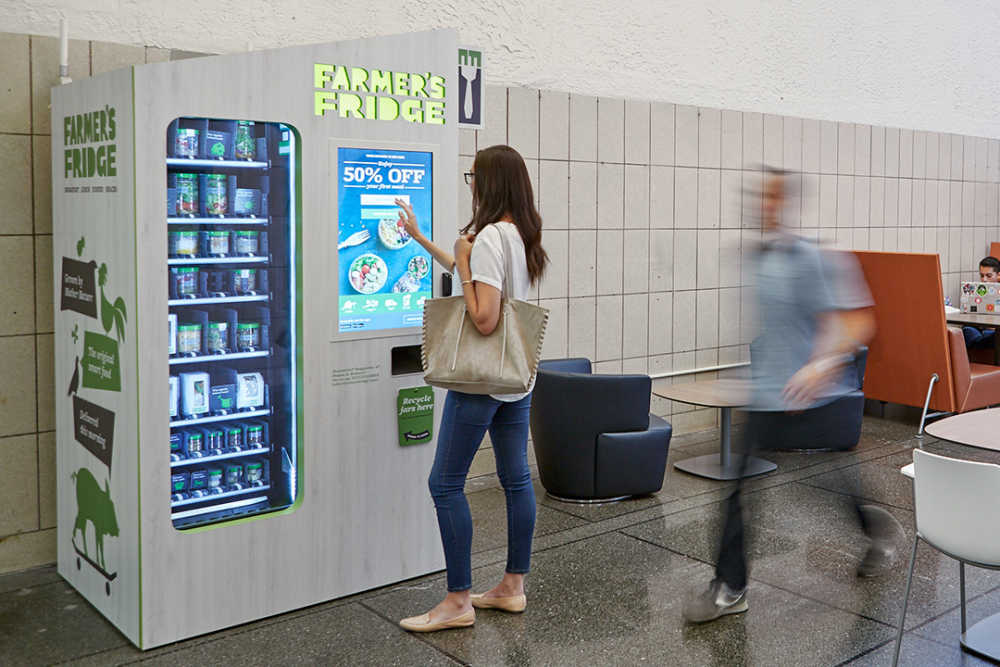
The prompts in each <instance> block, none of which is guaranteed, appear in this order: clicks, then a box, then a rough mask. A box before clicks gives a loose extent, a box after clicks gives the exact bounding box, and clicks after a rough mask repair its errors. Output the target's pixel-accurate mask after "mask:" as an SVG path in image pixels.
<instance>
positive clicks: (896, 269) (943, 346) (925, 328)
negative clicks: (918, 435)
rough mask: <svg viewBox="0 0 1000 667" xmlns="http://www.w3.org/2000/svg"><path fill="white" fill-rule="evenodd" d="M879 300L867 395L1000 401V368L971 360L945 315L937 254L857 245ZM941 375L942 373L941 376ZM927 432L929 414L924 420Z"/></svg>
mask: <svg viewBox="0 0 1000 667" xmlns="http://www.w3.org/2000/svg"><path fill="white" fill-rule="evenodd" d="M854 254H855V256H856V257H857V259H858V262H859V263H860V264H861V270H862V271H863V272H864V275H865V280H867V282H868V289H870V290H871V293H872V297H873V299H874V301H875V307H874V310H875V323H876V326H877V331H876V333H875V338H874V340H872V342H871V343H870V344H869V350H868V364H867V367H866V370H865V384H864V387H865V396H866V397H867V398H873V399H876V400H880V401H887V402H890V403H899V404H901V405H911V406H915V407H921V406H922V407H923V408H924V415H925V416H926V413H927V410H928V409H932V410H937V411H941V412H966V411H968V410H975V409H977V408H982V407H986V406H987V405H993V404H997V403H1000V368H998V367H996V366H989V365H986V364H978V363H970V362H969V358H968V354H967V353H966V351H965V340H964V338H963V337H962V333H961V330H954V331H952V332H949V330H948V326H947V324H946V323H945V316H944V296H943V292H942V289H941V265H940V261H939V259H938V256H937V255H936V254H935V255H930V254H923V253H903V252H865V251H856V252H855V253H854ZM935 378H936V379H935ZM920 428H921V431H922V430H923V419H921V426H920Z"/></svg>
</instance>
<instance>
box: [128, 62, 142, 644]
mask: <svg viewBox="0 0 1000 667" xmlns="http://www.w3.org/2000/svg"><path fill="white" fill-rule="evenodd" d="M130 69H131V71H132V108H131V109H130V111H131V112H132V252H133V261H134V265H133V274H134V275H133V277H132V278H133V282H134V283H135V301H133V306H132V321H133V322H134V323H135V454H136V459H135V470H136V485H135V490H136V497H137V500H138V502H137V504H136V507H138V510H139V512H138V516H139V519H138V521H136V524H137V527H138V529H139V530H138V539H139V544H138V553H139V558H138V561H139V566H138V568H139V648H140V649H141V648H144V646H145V641H144V640H145V637H144V636H143V634H142V445H141V443H142V428H141V422H140V419H141V415H142V411H141V410H140V406H141V402H140V400H139V195H138V189H139V181H138V173H139V170H138V168H137V165H136V162H137V160H136V157H135V155H136V146H137V144H136V140H135V137H136V131H135V65H133V66H132V67H131V68H130Z"/></svg>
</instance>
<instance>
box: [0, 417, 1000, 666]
mask: <svg viewBox="0 0 1000 667" xmlns="http://www.w3.org/2000/svg"><path fill="white" fill-rule="evenodd" d="M914 430H915V429H914V426H913V425H912V424H908V423H902V422H895V421H888V420H882V419H877V418H874V417H866V418H865V425H864V434H863V437H862V441H861V443H860V445H859V446H858V447H857V449H856V450H854V451H852V452H848V453H839V454H829V453H825V454H824V453H815V454H805V453H773V454H772V455H769V457H768V458H770V459H771V460H773V461H775V462H776V463H778V465H779V468H778V470H777V471H775V472H773V473H771V474H768V475H766V476H763V477H759V478H756V479H754V480H751V481H749V482H748V483H747V491H748V495H747V501H746V505H747V510H748V511H749V512H751V513H752V516H753V519H752V524H753V526H754V531H753V533H752V535H751V537H750V539H749V542H748V545H749V550H750V552H751V557H752V572H751V584H750V593H749V602H750V611H749V612H748V613H746V614H743V615H740V616H731V617H727V618H724V619H721V620H719V621H717V622H715V623H711V624H708V625H704V626H698V627H691V626H686V625H685V624H684V623H683V621H682V620H681V616H680V606H681V603H682V600H683V598H684V594H685V593H686V592H687V591H688V590H689V589H690V588H691V587H692V586H701V585H702V584H704V583H705V582H707V580H708V579H709V578H710V577H711V575H712V563H713V561H714V558H715V550H716V540H717V536H718V531H719V526H720V517H721V514H720V506H721V502H722V501H723V500H724V499H725V498H726V496H727V495H728V493H729V491H730V490H731V488H732V484H727V483H720V482H713V481H709V480H703V479H700V478H697V477H692V476H690V475H687V474H685V473H681V472H676V471H674V470H673V469H672V468H671V469H669V471H668V472H667V476H666V479H665V480H664V486H663V490H662V491H661V492H660V493H659V494H657V495H655V496H650V497H647V498H640V499H635V500H631V501H627V502H623V503H616V504H611V505H600V506H581V505H567V504H564V503H560V502H558V501H555V500H552V499H550V498H547V497H546V496H545V495H544V491H543V489H542V487H541V485H540V484H538V483H536V492H537V494H538V504H539V512H538V524H537V529H536V537H535V544H534V561H533V571H532V574H531V575H530V577H529V580H528V599H529V608H528V611H527V612H526V613H525V614H523V615H509V614H503V613H501V612H489V611H482V612H479V615H478V617H477V622H476V626H475V627H474V628H471V629H467V630H452V631H448V632H442V633H436V634H431V635H421V636H416V635H410V634H408V633H405V632H403V631H401V630H399V629H398V628H397V626H396V624H395V622H396V621H397V620H398V619H399V618H401V617H404V616H409V615H412V614H417V613H421V612H423V611H426V610H427V609H428V608H430V607H431V606H433V605H434V604H435V603H436V602H437V601H438V600H439V599H440V598H441V596H442V595H443V592H444V576H443V573H437V574H433V575H430V576H427V577H422V578H419V579H415V580H412V581H407V582H403V583H400V584H397V585H393V586H387V587H385V588H381V589H377V590H373V591H369V592H367V593H364V594H361V595H357V596H353V597H350V598H344V599H341V600H335V601H332V602H329V603H326V604H321V605H317V606H314V607H310V608H307V609H302V610H299V611H296V612H292V613H290V614H284V615H282V616H276V617H273V618H268V619H264V620H262V621H258V622H256V623H251V624H248V625H244V626H240V627H236V628H231V629H229V630H226V631H223V632H218V633H215V634H212V635H207V636H204V637H199V638H196V639H193V640H190V641H186V642H181V643H178V644H174V645H170V646H165V647H162V648H159V649H155V650H152V651H148V652H146V653H142V652H140V651H138V650H136V649H135V648H134V647H133V646H132V645H131V644H129V643H128V641H127V640H125V638H124V637H122V635H121V634H119V633H118V631H117V630H115V629H114V628H113V627H112V626H111V625H109V624H108V623H107V622H106V621H104V619H103V618H102V617H101V616H100V615H99V614H97V612H95V611H94V610H93V609H92V608H91V607H90V606H89V605H88V604H87V602H85V601H84V600H83V599H82V598H81V597H80V596H79V595H77V594H76V592H75V591H73V590H72V589H71V588H69V586H67V585H66V583H65V582H63V581H62V579H61V578H60V577H59V576H58V575H57V574H56V573H55V570H54V568H51V567H49V568H40V569H37V570H31V571H28V572H21V573H16V574H9V575H4V576H0V665H20V664H53V663H69V664H85V665H117V664H129V663H133V662H150V663H152V664H162V665H170V666H176V665H187V664H223V663H233V664H239V665H258V664H259V665H273V664H338V665H439V664H440V665H449V664H474V665H583V664H586V665H605V664H607V665H612V664H613V665H634V664H656V665H666V664H671V665H887V664H890V662H891V659H892V649H893V643H892V640H893V638H894V636H895V635H894V631H895V627H896V624H897V622H898V617H899V608H900V600H901V596H902V594H903V590H904V587H905V579H906V573H905V564H906V560H907V556H908V553H909V540H911V539H912V535H913V533H912V526H913V513H912V506H913V503H912V497H911V490H910V483H909V481H908V480H906V479H905V478H903V477H902V476H901V475H900V474H899V468H900V467H901V466H902V465H904V464H905V463H907V462H908V461H910V460H912V454H911V453H910V450H911V449H912V448H913V447H914V446H916V445H917V442H918V441H917V440H916V439H914V438H913V433H914ZM923 444H924V446H925V447H926V448H927V449H928V450H930V451H935V452H939V453H943V454H948V455H955V456H959V457H964V458H972V459H976V460H981V461H991V462H1000V454H993V453H991V452H987V451H984V450H976V449H972V448H967V447H962V446H958V445H952V444H947V443H941V442H936V441H934V439H933V438H930V437H926V438H925V439H924V443H923ZM717 446H718V444H717V433H715V432H711V431H707V432H703V433H699V434H691V435H687V436H683V437H678V438H676V439H675V440H674V442H673V443H672V444H671V452H670V460H671V461H673V460H676V459H680V458H686V457H688V456H695V455H698V454H704V453H709V452H713V451H716V448H717ZM855 480H860V483H859V484H855ZM499 489H500V487H499V483H498V482H496V479H495V477H485V478H477V479H475V480H470V483H469V486H468V493H469V501H470V503H471V505H472V512H473V516H474V517H475V522H476V523H475V529H476V533H475V538H474V540H473V550H474V554H473V567H474V572H473V578H474V581H475V584H476V588H477V589H481V588H486V587H488V586H489V585H490V584H491V582H494V581H496V580H497V579H498V578H499V577H500V576H501V574H502V572H503V565H504V562H505V560H506V552H505V540H506V522H505V516H504V513H505V506H504V498H503V494H502V492H501V491H500V490H499ZM851 494H859V495H862V496H863V497H865V498H867V499H868V500H870V501H871V502H875V503H879V504H881V505H883V506H885V507H886V508H887V509H888V510H889V511H890V512H892V513H893V514H894V515H895V516H896V517H898V518H899V520H900V522H901V523H902V525H903V526H904V528H905V532H906V534H905V535H900V536H899V546H900V552H901V557H900V559H899V562H898V564H897V567H896V569H895V570H894V571H893V572H891V573H890V574H888V575H887V576H885V577H883V578H880V579H870V580H858V579H857V578H856V577H855V575H854V568H855V566H856V565H857V563H858V562H859V560H860V558H861V556H862V555H863V552H864V548H865V545H864V542H863V539H862V537H861V535H860V533H859V531H858V529H857V528H856V526H855V524H854V523H853V521H852V516H851V512H852V509H851V503H850V498H849V495H851ZM967 575H968V576H967V584H968V592H969V600H970V602H969V618H970V620H977V619H979V618H982V617H983V616H986V615H988V614H992V613H996V612H998V611H1000V572H989V571H983V570H974V569H967ZM81 612H82V613H81ZM906 625H907V633H906V635H905V640H904V644H903V655H902V662H903V664H906V665H973V664H986V663H983V662H982V661H980V660H977V659H976V658H974V657H972V656H970V655H967V654H964V653H962V651H961V650H960V648H959V643H958V634H959V620H958V565H957V564H956V563H955V562H954V561H951V560H950V559H948V558H946V557H944V556H942V555H941V554H939V553H937V552H935V551H933V550H932V549H930V548H929V547H926V546H922V547H921V550H920V551H919V553H918V557H917V570H916V575H915V577H914V589H913V593H912V595H911V601H910V608H909V613H908V617H907V624H906Z"/></svg>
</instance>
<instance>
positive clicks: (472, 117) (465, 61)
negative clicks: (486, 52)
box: [458, 49, 486, 130]
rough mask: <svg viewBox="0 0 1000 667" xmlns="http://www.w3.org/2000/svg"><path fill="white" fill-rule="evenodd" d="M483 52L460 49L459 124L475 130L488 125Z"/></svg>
mask: <svg viewBox="0 0 1000 667" xmlns="http://www.w3.org/2000/svg"><path fill="white" fill-rule="evenodd" d="M483 75H484V71H483V52H482V51H481V50H478V49H459V50H458V126H459V127H464V128H467V129H473V130H482V129H483V128H485V127H486V122H485V121H486V118H485V109H484V107H483V92H484V91H485V90H486V82H485V81H483Z"/></svg>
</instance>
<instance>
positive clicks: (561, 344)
mask: <svg viewBox="0 0 1000 667" xmlns="http://www.w3.org/2000/svg"><path fill="white" fill-rule="evenodd" d="M538 305H540V306H541V307H542V308H548V309H549V323H548V325H546V327H545V340H544V341H543V342H542V358H543V359H565V358H566V356H567V354H566V346H567V341H568V336H569V300H568V299H542V300H540V301H539V302H538Z"/></svg>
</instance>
